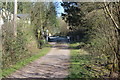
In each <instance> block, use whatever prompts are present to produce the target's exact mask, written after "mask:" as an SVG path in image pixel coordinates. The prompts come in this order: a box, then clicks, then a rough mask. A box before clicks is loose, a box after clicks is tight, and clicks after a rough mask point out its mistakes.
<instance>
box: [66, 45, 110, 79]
mask: <svg viewBox="0 0 120 80" xmlns="http://www.w3.org/2000/svg"><path fill="white" fill-rule="evenodd" d="M78 45H80V44H79V43H73V44H70V48H71V58H70V68H69V75H68V79H69V78H70V79H71V78H100V77H106V75H107V74H108V73H109V71H108V70H107V69H105V66H101V65H100V64H99V61H102V59H100V58H98V57H97V56H94V55H92V54H89V53H88V52H86V51H85V50H84V49H77V48H76V47H78Z"/></svg>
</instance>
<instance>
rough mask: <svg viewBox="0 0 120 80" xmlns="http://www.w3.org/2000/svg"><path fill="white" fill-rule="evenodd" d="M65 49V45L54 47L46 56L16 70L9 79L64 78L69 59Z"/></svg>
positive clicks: (66, 46)
mask: <svg viewBox="0 0 120 80" xmlns="http://www.w3.org/2000/svg"><path fill="white" fill-rule="evenodd" d="M51 44H52V45H54V43H51ZM67 48H68V45H67V44H57V45H54V47H53V48H52V49H51V51H50V52H49V53H48V54H47V55H45V56H43V57H42V58H40V59H38V60H36V61H34V62H32V63H30V64H29V65H27V66H25V67H24V68H22V69H20V70H17V71H16V72H15V73H13V74H11V75H10V76H9V78H65V77H66V76H67V75H68V66H69V57H70V56H69V55H70V51H69V50H68V49H67Z"/></svg>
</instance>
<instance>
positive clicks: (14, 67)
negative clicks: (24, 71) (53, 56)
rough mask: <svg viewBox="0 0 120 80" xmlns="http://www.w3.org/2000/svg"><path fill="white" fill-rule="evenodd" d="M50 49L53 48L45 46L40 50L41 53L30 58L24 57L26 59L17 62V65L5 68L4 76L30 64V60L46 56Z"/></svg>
mask: <svg viewBox="0 0 120 80" xmlns="http://www.w3.org/2000/svg"><path fill="white" fill-rule="evenodd" d="M50 49H51V48H50V47H45V48H43V49H41V50H40V52H39V54H35V55H33V56H31V57H30V58H27V59H24V60H22V61H20V62H18V63H16V64H15V65H13V66H11V67H10V68H8V69H3V70H2V77H3V78H4V77H6V76H8V75H10V74H11V73H13V72H15V71H16V70H18V69H20V68H22V67H24V66H25V65H27V64H29V63H30V62H32V61H34V60H36V59H38V58H40V57H42V56H44V55H45V54H47V53H48V52H49V51H50Z"/></svg>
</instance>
